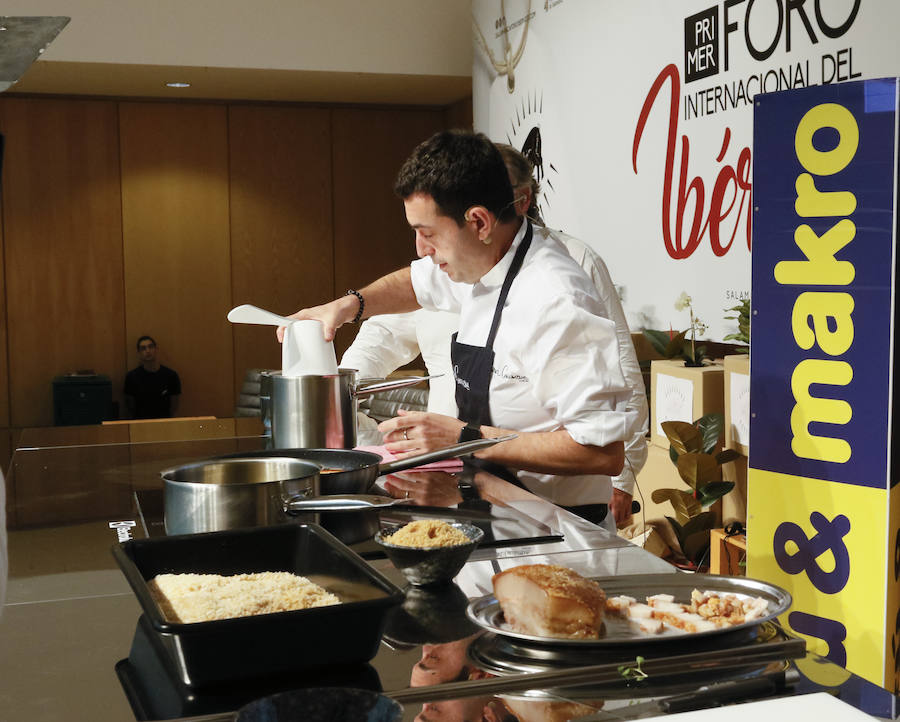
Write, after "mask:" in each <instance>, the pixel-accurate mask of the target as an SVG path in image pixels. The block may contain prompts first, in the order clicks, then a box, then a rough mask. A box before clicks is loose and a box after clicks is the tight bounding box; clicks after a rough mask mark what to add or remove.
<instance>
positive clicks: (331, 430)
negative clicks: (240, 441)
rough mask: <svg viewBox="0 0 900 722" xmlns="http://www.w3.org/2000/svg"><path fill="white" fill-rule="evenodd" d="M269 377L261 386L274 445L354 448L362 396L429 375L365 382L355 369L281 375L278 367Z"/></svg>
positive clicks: (426, 377) (297, 447)
mask: <svg viewBox="0 0 900 722" xmlns="http://www.w3.org/2000/svg"><path fill="white" fill-rule="evenodd" d="M268 376H269V379H268V382H269V383H270V384H271V385H270V386H269V385H268V384H265V383H261V388H262V387H263V386H265V387H266V388H268V390H269V392H270V397H269V400H268V406H269V409H268V410H269V413H270V414H271V419H272V446H273V447H274V448H276V449H352V448H353V447H354V446H356V441H357V439H356V412H357V406H358V404H357V400H358V399H360V398H362V397H364V396H368V395H370V394H374V393H377V392H378V391H389V390H390V389H400V388H403V387H405V386H414V385H415V384H418V383H422V382H423V381H427V380H428V378H430V377H428V376H415V377H411V378H405V379H396V380H392V381H383V382H381V383H377V384H371V385H368V386H361V385H360V384H359V372H358V371H356V370H355V369H340V370H339V372H338V373H337V374H334V375H328V376H282V374H281V372H280V371H271V372H269V373H268ZM261 403H262V402H261ZM264 413H265V412H264ZM264 419H265V416H264ZM264 423H265V421H264Z"/></svg>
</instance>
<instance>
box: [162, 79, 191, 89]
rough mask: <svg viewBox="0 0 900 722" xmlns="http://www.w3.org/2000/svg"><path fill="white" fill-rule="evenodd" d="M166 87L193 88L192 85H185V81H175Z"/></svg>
mask: <svg viewBox="0 0 900 722" xmlns="http://www.w3.org/2000/svg"><path fill="white" fill-rule="evenodd" d="M166 87H167V88H190V87H191V84H190V83H185V82H183V81H181V80H177V81H174V82H171V83H166Z"/></svg>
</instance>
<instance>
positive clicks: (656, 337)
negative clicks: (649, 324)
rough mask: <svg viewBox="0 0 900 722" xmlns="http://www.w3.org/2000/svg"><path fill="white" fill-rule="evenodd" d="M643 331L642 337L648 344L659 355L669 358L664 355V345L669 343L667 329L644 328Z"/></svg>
mask: <svg viewBox="0 0 900 722" xmlns="http://www.w3.org/2000/svg"><path fill="white" fill-rule="evenodd" d="M643 333H644V338H646V339H647V340H648V341H649V342H650V345H651V346H653V348H654V349H655V350H656V353H658V354H659V355H660V356H664V357H666V358H669V357H668V356H666V346H668V345H669V340H670V338H669V332H668V331H656V330H654V329H652V328H645V329H644V331H643Z"/></svg>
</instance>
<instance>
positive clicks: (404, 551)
mask: <svg viewBox="0 0 900 722" xmlns="http://www.w3.org/2000/svg"><path fill="white" fill-rule="evenodd" d="M449 524H450V526H452V527H453V528H455V529H459V530H460V531H461V532H462V533H463V534H465V535H466V536H467V537H468V538H469V542H468V543H466V544H456V545H454V546H447V547H408V546H400V545H399V544H389V543H387V542H386V541H385V540H384V537H386V536H390V535H391V534H393V532H394V530H387V529H383V530H381V531H380V532H378V533H377V534H376V535H375V542H376V543H377V544H378V545H379V546H381V547H382V548H383V549H384V552H385V554H387V556H388V559H390V560H391V562H392V563H393V565H394V566H395V567H397V569H399V570H400V571H401V572H402V574H403V576H404V577H406V580H407V581H408V582H409V583H410V584H414V585H416V586H426V585H429V584H444V583H446V582H449V581H450V580H452V579H453V577H455V576H456V575H457V574H459V570H460V569H462V568H463V565H464V564H465V563H466V560H468V558H469V555H471V553H472V552H473V551H475V547H477V546H478V542H480V541H481V539H482V538H483V537H484V532H483V531H482V530H481V529H479V528H478V527H477V526H473V525H472V524H463V523H461V522H449Z"/></svg>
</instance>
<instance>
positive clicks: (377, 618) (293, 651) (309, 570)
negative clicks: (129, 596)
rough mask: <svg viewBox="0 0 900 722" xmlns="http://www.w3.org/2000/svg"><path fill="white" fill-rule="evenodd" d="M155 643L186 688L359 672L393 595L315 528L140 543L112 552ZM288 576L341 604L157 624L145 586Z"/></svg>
mask: <svg viewBox="0 0 900 722" xmlns="http://www.w3.org/2000/svg"><path fill="white" fill-rule="evenodd" d="M113 556H114V557H115V559H116V561H117V563H118V564H119V567H120V568H121V569H122V571H123V573H124V574H125V578H126V579H127V580H128V583H129V584H130V585H131V588H132V590H133V591H134V593H135V595H136V596H137V599H138V601H139V602H140V604H141V607H142V608H143V610H144V614H145V615H146V617H147V619H148V620H149V623H150V626H151V627H152V630H153V632H154V633H155V635H156V637H155V640H154V641H155V642H156V643H157V644H159V645H160V647H161V648H162V649H164V650H165V653H166V654H167V656H168V657H169V658H170V660H171V662H172V666H173V668H174V670H175V672H176V674H177V675H178V677H179V679H180V680H181V682H182V683H183V684H185V685H188V686H197V685H208V684H214V683H219V682H224V681H229V680H239V679H248V678H252V677H262V676H266V675H271V674H280V673H285V672H290V671H296V670H301V669H308V668H311V667H321V666H326V665H340V664H353V663H358V662H367V661H369V660H370V659H372V657H374V656H375V654H376V652H377V651H378V645H379V643H380V641H381V635H382V633H383V631H384V625H385V621H386V617H387V612H388V610H389V609H391V608H392V607H394V606H396V605H398V604H400V603H401V602H402V601H403V592H402V591H401V590H400V589H399V588H398V587H396V586H395V585H394V584H393V583H392V582H391V581H390V580H388V579H387V578H386V577H384V576H383V575H382V574H380V573H379V572H377V571H376V570H375V569H373V568H372V567H370V566H369V565H368V564H366V562H365V561H363V560H362V558H361V557H359V556H358V555H357V554H355V553H354V552H352V551H351V550H350V549H349V548H348V547H347V546H346V545H344V544H342V543H341V542H340V541H338V540H337V539H335V538H334V537H333V536H332V535H331V534H329V533H328V532H326V531H325V530H324V529H322V528H321V527H319V526H318V525H315V524H302V525H299V524H285V525H280V526H272V527H256V528H252V529H237V530H233V531H218V532H210V533H207V534H187V535H183V536H171V537H163V538H155V539H140V540H132V541H128V542H125V543H123V544H118V545H115V546H114V547H113ZM254 572H291V573H293V574H299V575H302V576H305V577H307V578H309V579H310V580H311V581H313V582H316V583H317V584H320V585H321V586H323V587H325V588H326V589H327V590H328V591H330V592H332V593H334V594H336V595H337V596H338V597H339V598H340V599H341V600H343V601H342V603H341V604H335V605H332V606H328V607H316V608H313V609H300V610H296V611H291V612H277V613H274V614H260V615H255V616H250V617H237V618H233V619H221V620H216V621H211V622H195V623H192V624H181V623H176V622H169V621H167V620H166V619H165V618H164V617H163V615H162V612H161V611H160V609H159V607H158V606H157V605H156V603H155V602H154V601H153V598H152V597H151V596H150V590H149V589H148V587H147V582H148V581H149V580H150V579H152V578H153V577H155V576H156V575H158V574H165V573H169V574H222V575H232V574H250V573H254Z"/></svg>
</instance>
